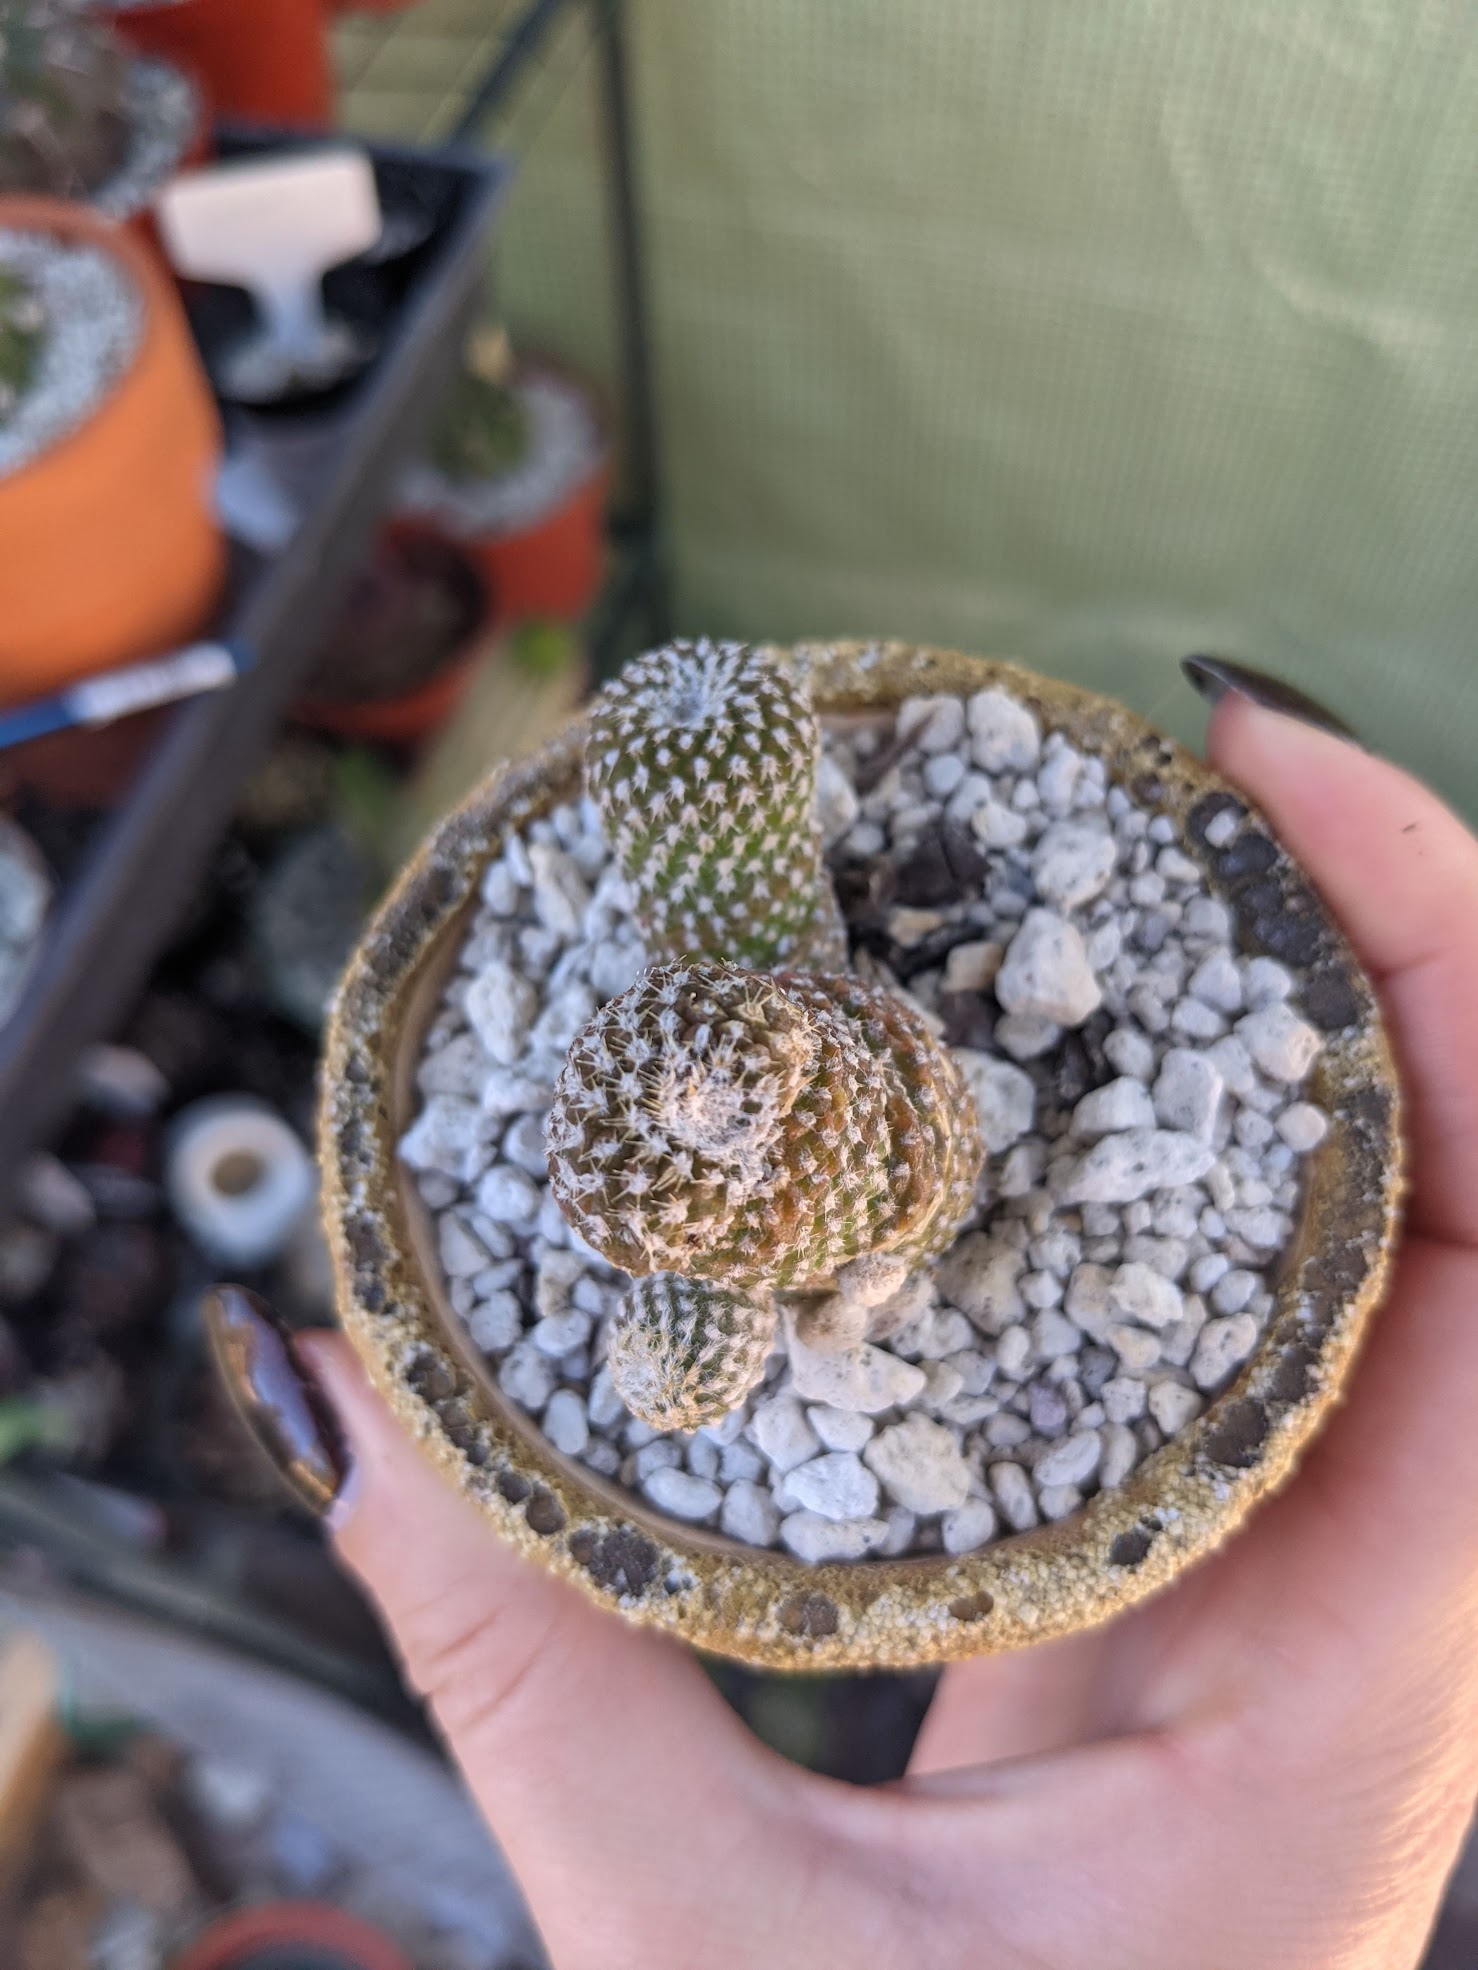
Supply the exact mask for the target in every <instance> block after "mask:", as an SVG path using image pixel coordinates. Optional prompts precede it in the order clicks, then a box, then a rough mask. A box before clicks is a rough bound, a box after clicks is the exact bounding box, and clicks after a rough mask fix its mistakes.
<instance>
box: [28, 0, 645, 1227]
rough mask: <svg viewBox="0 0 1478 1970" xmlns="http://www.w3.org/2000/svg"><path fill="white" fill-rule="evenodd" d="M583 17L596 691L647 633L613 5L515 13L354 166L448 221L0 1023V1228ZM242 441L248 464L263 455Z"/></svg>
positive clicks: (300, 640) (435, 334) (168, 914)
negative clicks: (613, 346)
mask: <svg viewBox="0 0 1478 1970" xmlns="http://www.w3.org/2000/svg"><path fill="white" fill-rule="evenodd" d="M581 10H583V11H585V12H586V13H587V14H588V17H589V21H590V27H591V45H592V47H593V49H594V53H595V59H596V61H597V63H598V69H599V85H600V102H601V120H602V126H603V128H602V136H603V157H604V175H605V180H606V187H607V195H608V201H609V224H610V237H611V247H612V256H613V273H614V281H615V304H616V312H617V326H618V331H619V343H620V366H621V389H622V396H623V400H624V411H625V417H624V428H625V432H626V448H625V449H626V457H625V460H624V465H625V471H624V481H625V487H626V496H625V500H624V503H623V506H622V510H621V511H620V513H619V514H617V515H614V516H613V518H612V523H611V542H612V549H613V552H612V556H611V572H610V576H609V578H608V580H607V583H606V586H605V588H604V590H603V592H602V594H601V596H600V597H599V598H598V600H597V602H596V604H595V607H594V609H593V610H592V612H591V615H590V618H589V620H588V624H587V631H588V636H589V642H590V648H591V658H592V668H593V670H594V673H595V675H596V676H597V677H602V676H605V675H607V674H609V672H610V671H611V670H612V669H613V668H614V667H615V666H616V663H617V662H618V661H619V658H620V656H621V655H622V653H623V651H624V650H625V649H628V648H630V647H631V644H632V640H633V633H634V626H639V628H637V629H636V631H635V633H636V635H637V638H638V640H642V641H646V642H660V641H661V640H663V639H664V638H665V637H666V636H667V635H668V634H669V629H670V624H669V601H668V582H667V573H666V561H665V555H664V551H663V549H664V541H663V531H662V525H661V511H660V498H659V472H658V438H657V422H656V413H655V405H654V391H653V387H652V377H651V363H650V357H649V338H648V331H647V319H646V281H645V275H644V267H643V253H642V240H641V231H640V225H639V211H638V200H637V191H636V169H635V163H634V157H633V149H634V141H633V128H632V117H631V107H630V94H629V87H628V79H627V72H626V49H625V7H624V5H623V0H529V4H527V5H526V6H524V7H523V8H522V9H520V10H518V11H517V12H515V13H514V14H513V15H512V16H511V18H510V23H509V25H508V29H507V32H506V33H502V34H500V35H499V36H498V37H497V41H496V46H495V49H494V51H493V54H492V59H491V60H490V61H489V63H488V66H487V69H486V71H485V73H484V74H483V75H482V76H481V77H479V78H476V79H474V80H473V81H472V82H471V84H470V86H469V89H468V91H467V94H466V97H465V99H464V102H463V104H462V105H460V106H459V109H460V116H459V120H458V122H457V126H456V128H455V131H454V132H453V138H452V147H451V148H447V149H439V148H432V149H408V148H405V147H400V146H395V145H385V144H371V145H369V146H368V147H367V148H368V149H369V151H370V154H371V156H372V157H373V158H375V159H376V161H377V162H380V163H384V164H388V165H390V166H392V167H395V168H397V169H402V170H403V169H406V168H414V167H415V166H416V165H417V164H421V165H424V166H427V167H429V168H432V169H435V170H439V171H441V172H443V173H448V174H451V175H452V176H454V177H456V178H457V179H458V180H459V181H460V191H459V194H458V197H457V201H456V209H455V214H454V217H453V219H452V221H451V223H450V224H449V225H448V226H447V227H446V228H445V231H444V234H443V235H442V236H441V237H440V238H439V239H438V241H437V242H436V245H435V248H434V250H430V251H428V264H427V265H426V267H425V269H424V278H423V279H422V280H421V282H420V283H419V285H418V286H417V287H416V288H415V289H414V291H413V292H412V294H411V296H410V298H409V300H408V301H407V303H406V305H405V307H404V310H403V314H402V316H401V318H400V320H399V321H398V323H397V325H396V327H395V328H394V330H393V332H392V333H391V335H390V337H389V340H388V342H387V346H386V348H385V350H384V352H383V353H382V355H381V356H380V358H379V359H378V361H377V364H376V366H375V369H374V370H373V371H372V372H371V374H370V375H369V377H368V378H367V379H366V380H365V382H364V384H363V385H362V386H361V387H360V388H359V390H358V391H357V393H356V398H355V401H354V403H353V405H352V408H350V409H349V410H346V412H345V413H344V415H343V416H342V417H341V418H339V419H338V420H325V422H324V424H323V426H322V428H321V431H320V433H319V438H318V441H317V442H316V443H311V444H305V443H304V442H303V433H302V432H301V431H293V430H292V429H291V428H290V426H288V425H284V426H282V427H281V430H280V433H279V437H278V441H277V446H278V452H279V457H278V461H277V462H278V464H279V466H280V465H281V464H282V454H283V448H284V447H286V448H287V452H288V453H289V454H290V455H291V462H292V476H293V479H294V482H295V484H296V486H297V487H298V489H299V490H300V492H301V493H302V496H303V501H302V503H303V517H302V519H301V522H300V524H299V526H298V529H297V532H296V533H295V535H294V537H293V539H292V540H291V542H290V544H289V545H288V546H287V548H286V549H285V550H284V551H283V552H282V553H281V554H279V555H276V556H274V557H272V558H271V559H270V560H263V559H260V558H258V557H254V556H251V555H247V554H242V555H239V556H238V565H237V567H236V569H235V572H234V578H233V581H232V584H231V599H230V601H229V602H228V604H227V605H226V607H225V609H224V611H223V613H222V618H221V620H220V621H218V622H217V624H216V625H215V627H214V634H216V635H218V636H220V637H222V638H225V639H229V640H230V641H232V642H233V643H239V644H243V645H245V646H246V648H247V649H248V650H249V651H251V652H252V653H253V655H254V657H255V659H256V661H255V666H254V668H253V669H252V670H250V671H249V672H248V673H247V674H246V675H245V676H244V677H243V678H241V679H240V680H239V681H238V682H237V683H236V684H235V685H234V686H233V687H232V688H231V689H230V690H228V691H224V692H221V693H218V694H215V695H212V696H209V697H202V698H199V699H196V700H194V701H193V702H191V703H188V704H185V705H182V706H180V707H179V708H178V709H177V710H176V711H174V712H173V713H172V714H171V716H170V717H169V719H168V722H167V724H166V725H165V728H164V730H163V733H162V736H161V737H160V739H159V741H158V743H157V745H156V746H155V748H154V750H153V752H152V754H151V756H150V757H149V759H148V760H147V762H146V764H145V765H144V767H143V769H142V771H141V772H140V774H139V777H138V779H137V781H136V782H135V784H134V785H133V786H132V787H131V788H130V790H129V792H128V794H127V796H126V798H125V800H124V801H123V803H122V805H121V806H120V807H119V808H118V809H117V811H116V812H115V813H113V814H112V815H110V816H108V817H106V819H104V820H102V821H100V822H99V824H98V826H97V828H96V829H95V830H94V834H93V837H92V840H91V843H90V845H89V848H88V850H87V852H86V854H85V856H84V858H83V860H82V862H81V864H80V865H79V867H78V868H77V869H76V870H75V872H74V873H73V876H72V880H71V882H70V884H69V885H68V887H67V889H66V891H65V892H64V894H63V896H62V899H61V901H60V903H59V905H58V907H57V910H56V912H55V914H54V916H53V919H52V922H51V924H50V926H49V929H48V934H47V940H46V944H45V946H44V949H43V953H42V957H41V961H40V963H39V964H38V965H37V967H36V969H35V971H34V972H33V973H32V975H31V978H30V980H29V982H28V985H27V989H26V992H25V995H24V997H23V998H22V1000H21V1001H20V1003H19V1004H18V1005H17V1006H16V1008H15V1010H14V1011H13V1013H12V1014H11V1017H10V1018H9V1019H8V1020H7V1021H6V1022H5V1024H4V1025H3V1026H0V1215H3V1213H4V1210H5V1207H6V1205H7V1203H8V1200H9V1197H10V1195H11V1193H12V1187H13V1182H14V1177H15V1173H16V1169H17V1166H18V1165H19V1163H20V1161H21V1159H22V1158H23V1156H24V1155H25V1153H26V1151H27V1150H28V1149H30V1148H31V1147H32V1146H33V1145H34V1144H36V1143H38V1142H42V1141H44V1140H45V1139H46V1137H47V1135H48V1133H49V1132H50V1131H51V1130H53V1129H54V1128H55V1127H56V1126H57V1125H58V1124H59V1123H60V1122H61V1121H62V1120H63V1118H64V1117H65V1115H66V1113H67V1111H68V1109H69V1107H70V1105H71V1102H72V1098H73V1074H74V1063H75V1061H76V1058H77V1055H78V1053H79V1052H80V1051H81V1049H82V1048H83V1047H85V1046H87V1045H88V1044H89V1043H90V1042H91V1041H94V1040H97V1039H102V1038H105V1037H107V1036H108V1035H109V1034H110V1033H111V1032H113V1031H114V1030H116V1028H117V1026H118V1024H119V1023H120V1022H121V1021H122V1020H123V1019H124V1018H126V1016H127V1014H128V1011H129V1009H130V1007H131V1006H132V1005H133V1003H134V1002H135V1000H136V998H137V996H138V994H139V992H140V990H141V988H142V986H143V984H144V982H145V980H146V978H147V976H148V972H149V969H150V966H151V964H152V963H153V961H154V959H155V958H156V957H157V955H158V953H159V951H160V950H161V949H162V948H163V946H164V945H165V943H166V942H167V940H168V938H169V936H170V934H171V932H172V931H173V929H174V927H175V925H176V924H177V922H178V921H179V919H180V917H181V916H182V915H183V914H184V912H185V910H186V909H187V907H188V903H189V898H190V895H191V891H192V888H193V887H194V885H196V884H197V883H198V881H199V879H200V876H201V873H202V871H203V870H204V868H205V867H206V865H207V861H208V858H209V855H210V852H211V849H212V847H213V845H214V843H215V841H216V840H217V839H218V837H219V836H220V834H221V832H222V831H223V829H224V828H225V826H226V823H227V821H228V819H229V817H230V814H231V810H232V807H233V804H234V801H235V798H236V793H237V790H238V788H239V787H240V784H241V782H242V780H243V779H244V778H245V776H246V775H247V774H248V773H249V772H250V770H251V768H252V766H253V765H254V763H255V762H256V760H257V759H258V758H259V757H260V755H261V754H262V752H263V751H264V749H265V747H266V745H267V743H268V741H269V740H270V738H271V736H272V733H273V731H274V729H275V728H276V726H277V724H278V722H279V721H280V719H281V717H282V714H283V712H284V710H285V708H286V706H287V704H288V703H289V701H290V699H291V697H292V695H293V691H294V686H295V684H296V682H297V679H298V678H299V676H300V674H301V672H302V669H303V666H304V665H305V663H306V662H307V660H308V658H309V656H310V654H311V652H312V650H313V648H314V647H315V645H316V643H317V641H318V640H319V638H320V637H321V635H322V633H323V631H324V630H325V629H326V627H327V626H328V624H329V622H330V621H331V620H332V617H333V615H334V613H335V612H336V610H337V609H338V606H339V604H340V603H341V601H342V600H343V597H344V595H345V593H346V592H347V589H348V586H349V582H350V580H351V578H352V576H353V573H354V571H355V568H356V567H357V566H358V564H359V563H360V562H361V561H362V559H363V556H364V552H365V549H366V547H367V545H368V543H369V540H370V537H371V533H372V530H373V527H374V523H375V520H376V518H377V516H378V515H379V513H380V512H381V511H382V509H383V508H384V506H385V504H386V503H387V500H388V498H389V494H390V488H391V485H392V482H393V478H394V474H395V471H396V469H397V467H398V466H399V465H400V463H401V462H402V461H403V459H404V458H405V457H406V456H407V455H408V453H409V452H410V451H411V449H412V448H413V446H414V444H415V442H416V440H417V438H418V437H419V436H420V435H421V434H422V433H423V432H424V430H425V427H426V424H427V422H428V421H429V417H430V415H431V412H432V410H433V409H434V407H435V401H436V398H437V395H438V393H439V391H440V389H441V388H442V387H444V385H445V384H446V383H447V382H448V381H449V379H450V376H451V374H452V371H453V368H454V352H455V350H456V349H457V347H458V345H459V342H460V340H461V337H462V335H463V333H464V331H465V328H466V326H467V324H468V322H469V320H470V319H471V317H472V315H473V313H474V311H475V309H476V306H477V301H478V296H479V292H480V288H481V284H482V280H483V275H484V269H485V262H486V243H487V238H488V234H489V231H490V229H491V226H492V222H493V218H494V215H495V213H496V211H497V209H498V206H499V205H500V203H501V201H502V199H503V197H504V196H505V194H506V192H507V190H508V188H509V184H510V181H511V178H512V167H511V165H510V164H509V162H508V161H507V160H506V159H504V158H501V157H498V156H492V155H488V154H485V153H482V152H480V151H479V150H477V149H476V147H475V146H476V142H477V137H478V132H479V130H480V129H481V128H482V127H484V125H485V124H486V121H487V119H488V118H489V117H491V116H492V115H493V114H494V113H495V112H496V111H497V110H498V109H499V108H500V107H502V106H503V105H504V104H505V103H506V101H507V99H508V97H509V95H510V93H511V92H512V90H513V89H514V88H515V87H516V86H518V85H519V84H520V82H522V81H523V80H525V79H526V78H527V76H528V74H529V73H530V72H531V71H532V70H533V69H534V68H535V67H536V65H537V63H538V61H539V59H540V57H541V54H542V53H543V52H544V51H545V50H546V48H547V45H548V35H549V32H550V30H551V28H552V27H553V25H554V24H555V22H556V21H558V20H560V19H562V18H564V17H566V16H567V15H569V14H571V13H574V12H577V11H581ZM264 434H265V427H263V433H262V434H259V435H261V441H262V448H263V450H264V452H265V453H266V454H267V455H268V457H269V458H270V456H271V453H272V449H273V446H272V442H271V440H270V439H268V438H267V437H266V436H265V435H264Z"/></svg>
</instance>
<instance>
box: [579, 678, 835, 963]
mask: <svg viewBox="0 0 1478 1970" xmlns="http://www.w3.org/2000/svg"><path fill="white" fill-rule="evenodd" d="M819 745H820V734H819V730H818V727H817V724H816V719H815V716H814V714H813V713H812V710H811V704H810V698H809V696H808V694H807V691H806V688H805V685H804V682H803V681H802V680H801V679H800V678H799V677H798V676H797V675H795V674H793V673H792V672H791V671H790V670H788V669H786V668H785V667H783V666H782V665H781V664H780V663H779V662H778V661H776V660H775V659H774V658H772V657H769V656H766V655H765V654H764V653H763V652H762V651H759V650H753V649H750V648H749V647H748V646H747V645H745V644H742V643H710V642H708V641H703V642H698V643H674V644H670V645H669V646H668V647H667V648H665V649H662V650H651V651H648V652H647V654H646V655H645V656H642V657H638V658H637V659H636V660H635V661H634V662H633V663H631V664H629V665H628V666H627V668H626V670H625V671H624V672H623V673H622V675H621V676H620V677H619V678H617V679H616V680H615V682H614V683H612V684H610V685H608V686H607V687H606V689H605V690H604V691H603V692H602V693H601V695H600V697H599V698H597V700H596V702H595V705H594V706H593V708H592V711H591V718H590V739H589V743H588V746H587V748H586V755H585V777H586V783H587V785H588V787H589V789H590V793H591V795H592V797H593V798H594V800H595V801H596V803H597V804H598V806H599V807H600V810H601V819H602V821H603V823H604V825H605V829H606V833H607V834H608V836H609V837H610V840H611V844H612V847H613V848H614V850H615V854H616V859H617V861H618V862H619V863H620V865H621V868H622V870H623V872H624V874H625V875H626V877H627V880H628V881H629V882H630V883H631V885H632V888H633V891H634V893H635V901H636V915H637V919H638V921H639V922H640V924H641V926H642V931H643V934H644V936H645V938H646V941H647V952H648V955H649V957H650V958H651V960H652V962H653V963H660V962H664V961H669V960H672V959H675V958H679V957H687V956H707V957H714V958H726V959H730V960H732V961H733V962H735V963H738V964H746V965H752V966H754V967H756V968H758V969H774V968H776V967H778V966H780V965H796V964H804V965H814V966H816V967H817V968H818V969H828V970H840V969H842V968H843V967H844V966H845V964H846V958H847V952H846V942H845V939H844V937H843V934H842V929H841V921H840V918H839V916H838V913H837V908H836V898H835V896H834V895H833V893H832V888H831V883H830V880H829V878H828V876H827V873H826V869H825V867H824V865H823V863H822V859H821V837H820V832H819V830H818V827H817V823H816V817H815V813H814V807H815V789H816V760H817V754H818V748H819Z"/></svg>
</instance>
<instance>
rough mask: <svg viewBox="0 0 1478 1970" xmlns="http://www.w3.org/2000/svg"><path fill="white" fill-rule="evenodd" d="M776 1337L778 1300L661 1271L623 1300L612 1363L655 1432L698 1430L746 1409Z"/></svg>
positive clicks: (635, 1410) (631, 1403)
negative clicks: (743, 1404) (740, 1408)
mask: <svg viewBox="0 0 1478 1970" xmlns="http://www.w3.org/2000/svg"><path fill="white" fill-rule="evenodd" d="M774 1339H775V1303H774V1301H773V1300H771V1299H768V1298H763V1297H762V1298H751V1297H749V1296H748V1295H746V1294H743V1293H735V1292H732V1291H730V1290H729V1288H728V1287H725V1286H715V1285H713V1284H712V1283H711V1282H710V1281H708V1280H703V1279H684V1278H682V1277H680V1276H679V1275H678V1274H676V1273H672V1272H658V1273H654V1274H653V1276H652V1277H651V1278H650V1279H639V1280H637V1282H636V1284H635V1285H634V1286H633V1287H632V1289H631V1291H630V1292H629V1293H628V1294H627V1295H626V1298H625V1300H624V1301H623V1302H622V1305H621V1310H620V1312H619V1313H618V1314H617V1316H616V1320H615V1322H614V1324H613V1326H612V1328H611V1345H610V1353H609V1354H608V1355H607V1357H606V1366H607V1367H608V1368H609V1370H610V1372H611V1380H612V1381H613V1382H614V1383H615V1385H616V1390H617V1393H618V1394H619V1395H620V1397H621V1399H622V1401H623V1402H624V1403H625V1404H626V1407H627V1408H628V1409H629V1410H630V1411H631V1413H632V1415H633V1416H639V1417H640V1418H641V1420H642V1421H643V1422H644V1423H650V1424H651V1426H652V1428H653V1429H654V1430H696V1429H698V1428H699V1427H700V1425H702V1424H704V1423H716V1422H718V1421H719V1420H720V1419H721V1418H722V1417H724V1416H726V1415H727V1414H728V1412H729V1411H730V1410H731V1409H736V1408H737V1407H738V1406H739V1404H740V1403H741V1402H742V1401H743V1400H744V1398H745V1396H746V1395H748V1393H749V1391H750V1390H751V1389H752V1388H753V1387H754V1385H755V1383H756V1382H757V1381H758V1380H759V1378H760V1376H761V1375H762V1374H763V1373H764V1367H765V1358H766V1356H767V1355H768V1354H769V1352H770V1348H771V1346H772V1344H773V1342H774Z"/></svg>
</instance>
